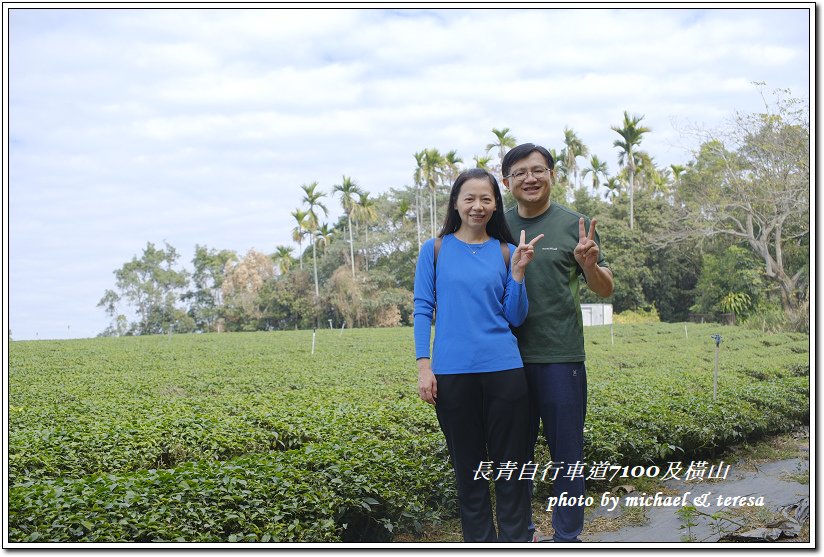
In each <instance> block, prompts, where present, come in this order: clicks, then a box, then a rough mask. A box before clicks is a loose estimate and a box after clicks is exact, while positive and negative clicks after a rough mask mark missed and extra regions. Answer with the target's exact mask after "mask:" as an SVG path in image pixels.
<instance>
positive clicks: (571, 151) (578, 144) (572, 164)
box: [564, 127, 589, 187]
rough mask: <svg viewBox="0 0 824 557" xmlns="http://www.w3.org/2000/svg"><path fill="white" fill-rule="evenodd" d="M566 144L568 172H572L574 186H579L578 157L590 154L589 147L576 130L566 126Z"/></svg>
mask: <svg viewBox="0 0 824 557" xmlns="http://www.w3.org/2000/svg"><path fill="white" fill-rule="evenodd" d="M564 145H565V153H566V159H565V162H566V168H567V172H572V175H573V187H578V157H585V156H587V155H588V154H589V147H587V146H586V145H584V142H583V141H581V139H580V138H579V137H578V136H577V135H576V134H575V132H574V131H572V130H571V129H569V128H567V127H565V128H564Z"/></svg>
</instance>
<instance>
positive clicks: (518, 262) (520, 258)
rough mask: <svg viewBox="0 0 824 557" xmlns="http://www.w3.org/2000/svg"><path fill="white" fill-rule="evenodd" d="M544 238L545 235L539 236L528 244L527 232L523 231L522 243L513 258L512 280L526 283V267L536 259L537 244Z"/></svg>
mask: <svg viewBox="0 0 824 557" xmlns="http://www.w3.org/2000/svg"><path fill="white" fill-rule="evenodd" d="M543 237H544V235H543V234H538V235H537V236H535V237H534V238H533V239H532V241H531V242H529V243H528V244H527V243H526V231H524V230H521V242H520V243H519V244H518V247H517V248H515V255H513V256H512V278H513V279H515V281H516V282H523V281H524V273H525V272H526V266H527V265H529V262H530V261H532V259H533V258H534V257H535V244H536V243H538V240H540V239H541V238H543Z"/></svg>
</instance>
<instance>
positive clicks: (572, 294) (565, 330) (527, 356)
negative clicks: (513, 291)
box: [505, 203, 608, 364]
mask: <svg viewBox="0 0 824 557" xmlns="http://www.w3.org/2000/svg"><path fill="white" fill-rule="evenodd" d="M505 216H506V221H507V224H509V229H510V230H511V231H512V235H513V236H514V237H515V238H519V237H520V235H521V230H525V231H526V241H527V242H529V241H530V240H532V239H533V238H534V237H535V236H537V235H538V234H543V235H544V237H543V238H542V239H541V240H539V241H538V243H537V244H535V258H534V259H533V260H532V262H530V264H529V266H528V267H527V268H526V275H525V279H524V280H525V281H526V293H527V297H528V298H529V313H528V314H527V316H526V321H524V323H523V325H521V326H520V327H517V328H514V329H513V331H514V333H515V336H516V337H517V338H518V346H519V347H520V349H521V358H522V359H523V361H524V363H532V364H539V363H544V364H551V363H566V362H582V361H584V359H585V358H586V355H585V353H584V323H583V319H582V317H581V301H580V296H579V292H578V290H579V284H580V283H579V280H585V279H584V275H583V269H581V267H580V266H579V265H578V262H577V261H575V256H574V255H573V252H574V250H575V246H576V245H578V240H579V227H578V219H579V218H580V217H584V219H585V220H584V224H585V227H586V230H589V222H590V219H588V218H587V217H585V216H584V215H581V214H579V213H576V212H575V211H572V210H570V209H568V208H566V207H563V206H561V205H557V204H555V203H552V204H551V205H550V206H549V210H547V211H546V212H545V213H544V214H542V215H540V216H537V217H534V218H529V219H527V218H523V217H521V216H519V215H518V210H517V207H511V208H510V209H509V210H507V211H506V213H505ZM595 242H596V243H597V244H598V247H600V246H601V240H600V238H599V237H598V232H597V230H596V233H595ZM598 265H599V266H601V267H607V266H608V265H607V264H606V262H605V261H604V254H603V252H601V253H600V255H599V257H598ZM579 277H580V279H579Z"/></svg>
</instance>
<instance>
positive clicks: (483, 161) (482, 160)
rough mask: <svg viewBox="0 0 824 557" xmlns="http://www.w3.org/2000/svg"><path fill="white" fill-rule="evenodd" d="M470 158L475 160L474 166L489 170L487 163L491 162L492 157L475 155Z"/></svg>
mask: <svg viewBox="0 0 824 557" xmlns="http://www.w3.org/2000/svg"><path fill="white" fill-rule="evenodd" d="M472 160H473V161H475V168H482V169H484V170H486V171H489V163H490V162H492V157H485V156H478V155H475V156H474V157H472Z"/></svg>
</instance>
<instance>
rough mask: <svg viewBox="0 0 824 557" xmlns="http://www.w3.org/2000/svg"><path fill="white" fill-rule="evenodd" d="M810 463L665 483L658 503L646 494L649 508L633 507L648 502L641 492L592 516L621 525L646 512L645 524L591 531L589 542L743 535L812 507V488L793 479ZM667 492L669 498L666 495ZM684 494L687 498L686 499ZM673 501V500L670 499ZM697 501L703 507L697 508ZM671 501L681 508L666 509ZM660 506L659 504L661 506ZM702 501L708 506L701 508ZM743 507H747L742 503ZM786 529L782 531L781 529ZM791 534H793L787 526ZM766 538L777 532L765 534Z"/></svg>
mask: <svg viewBox="0 0 824 557" xmlns="http://www.w3.org/2000/svg"><path fill="white" fill-rule="evenodd" d="M808 466H809V461H807V460H804V459H801V458H791V459H786V460H779V461H775V462H767V463H763V464H761V465H759V466H758V467H757V470H755V471H745V472H740V473H735V472H734V471H731V472H730V474H729V475H728V476H727V478H726V479H725V480H718V481H712V482H706V481H703V482H694V481H693V482H683V481H676V480H668V481H666V482H664V489H663V493H662V496H661V497H659V498H658V500H657V501H656V500H655V498H654V496H655V493H646V492H645V494H646V497H645V499H646V502H648V503H651V505H649V506H642V507H638V506H633V503H636V504H637V503H638V502H639V501H642V499H641V498H639V497H638V496H639V495H641V494H640V493H638V492H632V493H629V494H626V495H624V496H623V498H622V500H621V504H620V505H619V506H617V507H616V508H615V510H613V511H609V510H608V509H607V508H606V507H598V508H597V509H595V511H594V512H593V513H592V515H591V517H590V521H591V522H590V523H591V524H593V523H596V521H597V520H598V519H599V518H605V519H606V520H608V521H612V520H615V521H618V520H619V519H620V518H621V516H622V515H623V514H625V513H627V512H628V509H640V510H641V511H642V512H643V515H644V517H645V522H644V523H643V524H641V525H637V526H625V527H623V528H620V529H618V530H615V531H600V532H594V533H586V532H585V534H584V535H583V536H582V540H583V541H585V542H593V543H596V542H614V543H621V542H649V543H679V542H717V541H719V540H720V539H721V538H722V537H724V535H725V534H728V533H732V532H735V533H737V534H739V535H740V534H742V533H744V532H752V531H753V530H756V529H758V528H763V527H764V526H767V525H769V524H770V523H775V522H776V519H777V518H778V516H775V515H778V514H779V510H780V509H782V508H784V507H790V506H791V505H794V504H798V503H799V502H803V501H804V500H805V499H806V501H808V503H807V504H809V497H810V486H809V484H806V485H805V484H803V483H799V482H798V481H795V480H794V479H793V478H797V477H799V475H803V474H804V473H805V471H807V470H808ZM664 494H666V495H664ZM684 494H687V495H686V497H684ZM668 497H669V499H668ZM696 501H697V502H698V504H697V505H696ZM666 502H670V503H673V502H674V503H676V505H677V506H664V505H665V503H666ZM656 503H658V504H656ZM701 503H704V504H706V505H707V506H700V504H701ZM742 503H743V504H742ZM685 504H686V505H693V506H695V510H696V511H697V512H693V513H691V516H688V515H689V514H690V513H689V512H688V511H687V512H685V511H683V510H680V509H683V508H684V507H685V506H686V505H685ZM802 504H803V503H802ZM779 530H781V528H779ZM784 530H785V535H786V534H787V533H789V532H791V530H790V529H789V528H785V529H784ZM759 532H761V533H763V534H764V535H776V534H778V533H777V532H774V531H771V532H768V531H765V530H759ZM749 537H750V539H751V541H764V542H766V541H769V540H768V539H762V540H758V537H759V536H758V535H757V534H756V533H752V534H749Z"/></svg>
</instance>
